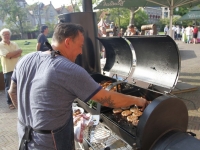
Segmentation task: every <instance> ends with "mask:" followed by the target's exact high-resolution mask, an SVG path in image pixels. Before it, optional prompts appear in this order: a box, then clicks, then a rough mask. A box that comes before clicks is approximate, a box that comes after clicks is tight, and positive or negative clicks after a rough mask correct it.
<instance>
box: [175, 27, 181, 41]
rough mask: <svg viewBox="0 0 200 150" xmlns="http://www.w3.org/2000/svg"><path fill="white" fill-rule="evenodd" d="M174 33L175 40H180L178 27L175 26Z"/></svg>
mask: <svg viewBox="0 0 200 150" xmlns="http://www.w3.org/2000/svg"><path fill="white" fill-rule="evenodd" d="M175 31H176V37H175V40H180V36H181V35H180V33H181V29H180V27H179V26H176V29H175Z"/></svg>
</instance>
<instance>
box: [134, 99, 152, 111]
mask: <svg viewBox="0 0 200 150" xmlns="http://www.w3.org/2000/svg"><path fill="white" fill-rule="evenodd" d="M149 103H150V101H147V100H146V99H145V98H142V97H138V104H137V106H138V107H141V111H143V110H144V109H145V108H146V107H147V106H148V105H149Z"/></svg>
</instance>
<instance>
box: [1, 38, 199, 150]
mask: <svg viewBox="0 0 200 150" xmlns="http://www.w3.org/2000/svg"><path fill="white" fill-rule="evenodd" d="M177 45H178V47H179V49H180V55H181V70H180V77H179V80H181V81H183V82H186V83H189V84H191V85H195V86H198V90H197V91H193V92H187V93H181V94H176V95H177V96H178V97H180V98H181V99H182V100H183V101H184V102H185V104H186V106H187V108H188V112H189V125H188V131H192V132H194V133H196V134H197V138H198V139H200V65H199V64H200V44H196V45H194V44H185V43H182V42H180V41H177ZM169 109H170V108H169ZM0 114H1V115H0V150H16V149H17V145H18V138H17V131H16V129H17V126H16V124H17V111H16V110H9V109H8V107H7V105H6V100H5V93H4V91H0Z"/></svg>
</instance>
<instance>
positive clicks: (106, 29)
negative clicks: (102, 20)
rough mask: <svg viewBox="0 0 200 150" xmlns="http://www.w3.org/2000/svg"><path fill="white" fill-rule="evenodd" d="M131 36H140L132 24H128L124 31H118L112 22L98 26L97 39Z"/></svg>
mask: <svg viewBox="0 0 200 150" xmlns="http://www.w3.org/2000/svg"><path fill="white" fill-rule="evenodd" d="M133 35H140V32H139V30H138V29H137V27H135V26H134V24H130V25H128V26H127V29H126V30H125V31H124V29H123V28H121V29H119V27H118V26H117V25H115V23H114V22H111V23H110V24H108V25H107V24H103V25H98V36H99V37H111V36H119V37H122V36H133Z"/></svg>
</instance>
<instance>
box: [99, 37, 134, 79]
mask: <svg viewBox="0 0 200 150" xmlns="http://www.w3.org/2000/svg"><path fill="white" fill-rule="evenodd" d="M98 40H99V41H100V42H101V43H102V44H103V46H104V48H105V50H106V64H105V66H104V68H103V70H104V71H109V72H111V73H113V74H117V75H122V76H125V77H127V76H128V74H129V73H130V70H131V67H132V64H133V57H132V52H131V49H130V46H129V45H128V44H127V42H126V41H125V40H124V39H123V38H121V37H112V38H109V37H104V38H98Z"/></svg>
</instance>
